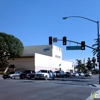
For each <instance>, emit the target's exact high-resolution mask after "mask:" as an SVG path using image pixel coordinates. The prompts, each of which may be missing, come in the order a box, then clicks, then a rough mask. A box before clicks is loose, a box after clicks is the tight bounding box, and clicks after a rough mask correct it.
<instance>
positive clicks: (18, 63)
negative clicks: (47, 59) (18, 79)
mask: <svg viewBox="0 0 100 100" xmlns="http://www.w3.org/2000/svg"><path fill="white" fill-rule="evenodd" d="M10 65H15V68H16V69H18V70H34V69H35V66H34V58H15V60H11V61H10Z"/></svg>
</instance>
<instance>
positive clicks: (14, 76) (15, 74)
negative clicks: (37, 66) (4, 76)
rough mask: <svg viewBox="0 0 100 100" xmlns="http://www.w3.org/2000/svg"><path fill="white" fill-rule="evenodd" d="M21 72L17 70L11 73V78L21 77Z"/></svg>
mask: <svg viewBox="0 0 100 100" xmlns="http://www.w3.org/2000/svg"><path fill="white" fill-rule="evenodd" d="M20 74H21V72H20V71H15V73H14V74H11V75H10V78H11V79H15V78H20Z"/></svg>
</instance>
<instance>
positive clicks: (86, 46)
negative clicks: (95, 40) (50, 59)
mask: <svg viewBox="0 0 100 100" xmlns="http://www.w3.org/2000/svg"><path fill="white" fill-rule="evenodd" d="M57 41H63V40H62V39H57ZM67 41H68V42H72V43H76V44H80V45H81V43H80V42H76V41H72V40H66V42H67ZM85 46H86V47H88V48H90V49H93V50H97V49H95V48H93V47H90V46H88V45H85Z"/></svg>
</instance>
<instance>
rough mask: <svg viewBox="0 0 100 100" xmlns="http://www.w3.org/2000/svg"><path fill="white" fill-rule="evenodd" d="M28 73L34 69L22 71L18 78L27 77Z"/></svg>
mask: <svg viewBox="0 0 100 100" xmlns="http://www.w3.org/2000/svg"><path fill="white" fill-rule="evenodd" d="M30 73H34V71H33V70H25V71H23V72H22V73H21V74H20V79H25V78H27V76H28V74H30Z"/></svg>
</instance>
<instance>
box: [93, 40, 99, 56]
mask: <svg viewBox="0 0 100 100" xmlns="http://www.w3.org/2000/svg"><path fill="white" fill-rule="evenodd" d="M94 40H95V44H93V45H92V47H95V49H93V51H92V52H93V56H95V55H96V56H97V55H98V39H94Z"/></svg>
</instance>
